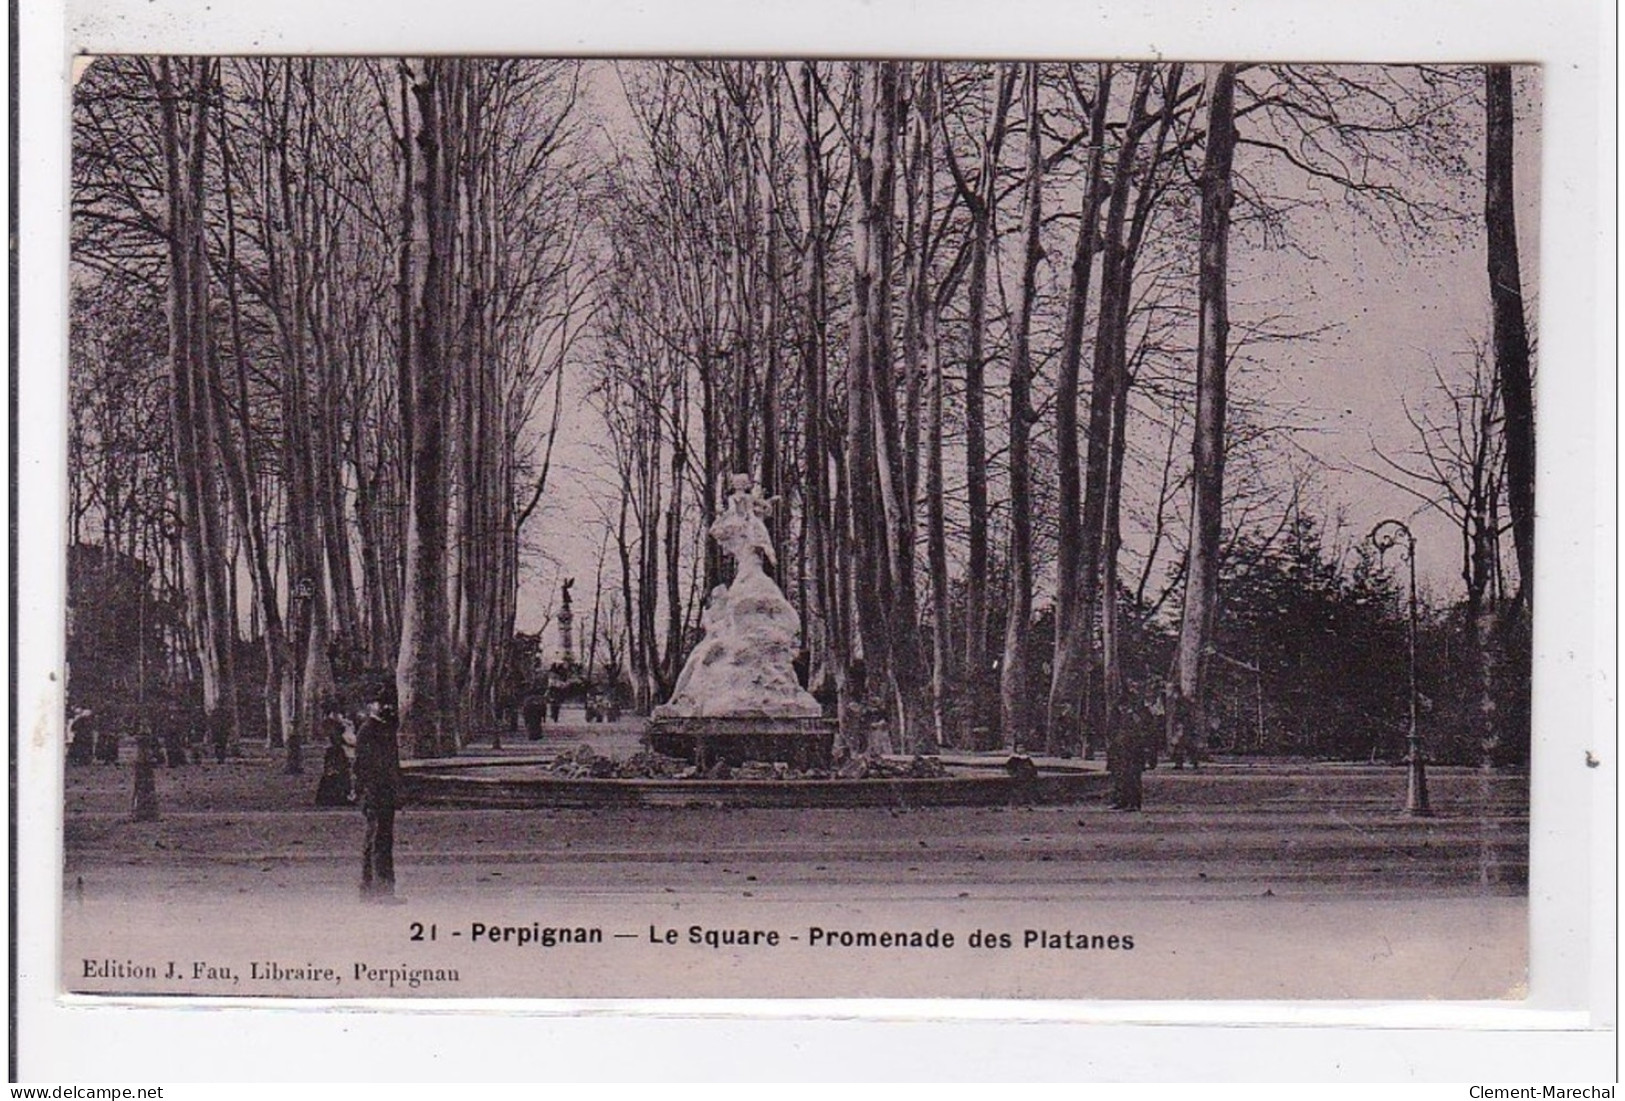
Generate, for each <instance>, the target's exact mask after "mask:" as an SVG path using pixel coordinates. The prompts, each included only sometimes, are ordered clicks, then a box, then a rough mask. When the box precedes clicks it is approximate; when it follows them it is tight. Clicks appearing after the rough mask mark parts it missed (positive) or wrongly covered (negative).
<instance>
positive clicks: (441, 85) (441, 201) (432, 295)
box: [395, 58, 460, 757]
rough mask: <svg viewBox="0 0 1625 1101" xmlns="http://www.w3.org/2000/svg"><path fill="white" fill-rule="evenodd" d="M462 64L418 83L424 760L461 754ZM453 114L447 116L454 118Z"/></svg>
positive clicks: (416, 409)
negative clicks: (453, 435)
mask: <svg viewBox="0 0 1625 1101" xmlns="http://www.w3.org/2000/svg"><path fill="white" fill-rule="evenodd" d="M459 64H460V62H458V61H456V60H452V59H445V58H427V59H425V60H424V62H423V73H422V76H421V78H420V79H419V81H418V82H417V83H416V84H415V85H414V86H413V89H412V90H413V93H414V95H415V96H416V99H417V104H418V112H419V120H420V126H419V130H418V147H419V149H420V150H421V153H422V163H423V182H422V185H421V192H420V193H421V195H422V208H423V225H424V230H425V238H424V255H423V271H422V281H421V284H420V298H419V313H418V331H417V338H416V340H415V341H414V352H415V354H414V356H413V359H412V363H411V383H412V386H411V392H412V420H411V433H410V438H411V462H410V468H409V469H410V475H409V482H410V488H409V496H408V500H409V505H408V515H407V533H406V576H407V584H406V599H405V604H404V607H403V608H402V611H401V646H400V656H399V659H398V660H397V664H396V673H395V676H396V683H397V685H398V688H399V695H400V718H401V736H402V738H403V739H406V740H407V743H408V744H409V745H410V747H411V751H412V752H413V753H414V754H415V755H417V756H420V757H426V756H437V755H440V754H443V753H451V752H454V751H455V750H456V748H457V746H456V737H455V733H454V731H452V730H451V729H449V724H448V722H447V719H448V715H447V711H448V710H449V708H448V704H449V702H450V701H449V699H448V696H447V689H448V685H447V683H446V681H447V677H446V657H447V646H448V643H449V639H448V638H447V632H446V615H447V606H446V550H447V541H446V526H447V511H446V491H445V481H444V479H445V450H444V430H445V417H446V383H447V352H448V334H447V333H446V332H445V328H444V327H445V324H446V321H447V319H448V318H449V317H450V316H451V315H452V311H451V309H450V307H451V299H452V287H451V285H450V279H451V272H452V270H453V265H454V262H455V251H454V247H453V244H454V234H455V227H456V224H457V191H456V186H455V179H454V176H453V172H454V166H455V163H456V152H457V150H456V148H455V140H454V137H453V135H454V119H455V117H456V113H457V104H456V86H457V81H458V76H459V74H458V72H457V68H458V66H459ZM448 115H449V116H451V117H449V118H448V117H447V116H448Z"/></svg>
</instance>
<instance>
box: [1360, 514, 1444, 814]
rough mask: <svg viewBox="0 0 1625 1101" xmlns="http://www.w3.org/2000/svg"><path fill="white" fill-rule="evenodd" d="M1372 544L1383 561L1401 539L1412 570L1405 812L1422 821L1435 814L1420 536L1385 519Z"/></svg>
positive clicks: (1407, 633) (1407, 637) (1374, 532)
mask: <svg viewBox="0 0 1625 1101" xmlns="http://www.w3.org/2000/svg"><path fill="white" fill-rule="evenodd" d="M1367 538H1368V539H1370V540H1371V544H1372V545H1373V546H1375V547H1376V548H1377V555H1378V557H1379V558H1380V557H1381V556H1382V555H1384V554H1386V553H1387V552H1388V550H1389V549H1390V548H1391V547H1394V546H1397V545H1399V542H1400V539H1401V538H1403V539H1404V541H1405V562H1406V564H1407V565H1408V566H1409V567H1410V589H1411V592H1410V618H1409V621H1408V622H1407V624H1406V630H1405V649H1406V653H1407V657H1408V660H1409V665H1410V688H1411V699H1410V731H1409V734H1408V735H1407V737H1406V748H1407V752H1406V764H1407V765H1408V766H1409V782H1408V784H1407V785H1406V792H1405V813H1406V814H1410V815H1414V816H1416V817H1418V818H1426V817H1429V816H1431V815H1432V814H1433V811H1432V809H1431V808H1430V807H1429V806H1428V776H1427V765H1426V762H1424V761H1423V759H1422V734H1421V731H1420V730H1419V729H1418V728H1417V725H1416V700H1417V696H1416V536H1414V535H1412V534H1411V529H1410V528H1408V527H1406V526H1405V524H1404V522H1403V521H1400V520H1382V521H1379V522H1378V524H1377V526H1376V527H1374V528H1372V529H1371V534H1370V535H1369V536H1367Z"/></svg>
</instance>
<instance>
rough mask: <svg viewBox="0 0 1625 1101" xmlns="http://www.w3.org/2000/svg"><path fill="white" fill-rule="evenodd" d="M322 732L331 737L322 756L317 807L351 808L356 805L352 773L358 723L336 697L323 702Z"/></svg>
mask: <svg viewBox="0 0 1625 1101" xmlns="http://www.w3.org/2000/svg"><path fill="white" fill-rule="evenodd" d="M321 730H322V733H323V734H325V735H326V736H327V738H326V740H327V753H326V755H325V756H323V757H322V778H321V780H319V781H318V782H317V784H316V805H317V806H318V807H347V806H349V805H350V804H351V803H353V802H355V776H354V774H353V773H352V772H351V770H350V758H351V757H352V756H353V755H354V753H355V739H356V735H355V724H354V723H352V722H351V721H350V720H349V718H348V717H347V716H346V715H345V714H344V709H343V708H342V707H341V706H339V701H338V699H337V698H336V697H333V696H329V697H327V698H326V699H324V700H323V701H322V725H321Z"/></svg>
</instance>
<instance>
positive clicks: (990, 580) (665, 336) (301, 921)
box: [35, 50, 1613, 1012]
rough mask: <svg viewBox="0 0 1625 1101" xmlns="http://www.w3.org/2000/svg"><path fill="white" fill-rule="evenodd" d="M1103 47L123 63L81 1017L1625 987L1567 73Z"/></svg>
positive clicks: (99, 171) (82, 367)
mask: <svg viewBox="0 0 1625 1101" xmlns="http://www.w3.org/2000/svg"><path fill="white" fill-rule="evenodd" d="M1061 53H1064V54H1075V56H1057V52H1056V51H1049V52H1047V53H1043V54H1038V53H1033V54H1030V55H1028V56H1023V57H1014V58H1012V57H1009V56H1006V55H1004V54H1003V53H1000V54H998V55H997V56H994V55H989V56H988V58H987V59H986V60H980V59H977V58H976V57H975V56H974V54H970V55H948V54H932V53H930V52H917V51H916V52H910V51H899V52H898V53H896V54H895V55H887V56H881V55H878V54H871V55H870V56H866V57H864V58H862V59H858V60H848V59H841V58H837V57H831V56H829V55H828V54H821V53H812V52H808V53H797V52H754V53H750V52H739V51H730V52H726V53H718V54H715V55H703V54H690V55H686V56H682V57H675V56H656V55H646V56H603V55H598V54H591V55H589V54H587V53H582V54H580V55H568V54H560V53H557V52H551V53H547V54H546V55H545V56H543V55H539V56H518V55H506V54H505V55H501V56H493V55H490V54H488V53H483V52H475V53H443V52H442V53H421V52H420V53H401V54H399V55H395V54H383V53H377V52H340V53H326V54H321V55H316V54H309V53H286V54H283V53H276V52H263V51H258V50H256V51H247V52H245V51H240V50H238V51H233V50H216V51H212V52H197V51H124V52H110V51H99V52H96V53H94V54H93V55H86V56H81V57H78V58H76V59H75V61H74V64H73V68H72V74H71V81H70V83H71V87H70V88H68V89H65V90H64V95H65V96H67V97H68V102H67V103H66V104H65V105H64V107H63V116H64V118H65V119H66V121H67V126H68V128H69V134H70V136H69V137H68V139H67V143H68V144H67V150H66V152H67V156H68V158H69V167H68V169H67V173H66V175H67V179H66V185H67V199H66V209H65V227H64V232H65V234H66V237H67V240H68V246H67V250H66V257H65V263H64V266H63V282H64V286H65V292H64V294H65V297H64V301H63V305H62V313H61V319H62V325H63V334H64V335H63V338H62V345H61V346H62V348H63V349H64V354H65V382H64V386H65V390H66V406H65V412H64V414H63V417H62V434H61V438H60V440H59V441H58V444H57V446H58V447H59V449H60V450H59V451H58V452H57V454H56V455H55V456H54V457H52V456H46V458H47V459H49V460H50V462H48V463H46V465H45V469H47V470H60V471H61V472H62V487H63V489H62V499H61V517H62V530H61V531H60V534H59V537H58V538H57V539H56V540H55V546H56V548H57V551H58V554H59V559H58V566H57V568H58V569H59V570H60V572H61V576H62V577H63V578H65V585H64V588H63V590H62V593H61V606H60V609H61V613H62V615H61V618H60V619H59V620H57V624H58V629H59V630H60V632H61V634H60V636H59V637H58V638H57V639H56V640H54V641H53V640H52V639H50V638H46V637H43V636H42V637H39V638H37V639H36V640H35V641H36V642H37V644H38V645H41V646H51V645H55V646H59V647H60V651H59V652H60V654H61V658H62V661H61V664H60V666H59V669H60V676H61V681H60V694H59V695H58V696H57V698H56V702H55V706H56V707H58V708H59V720H58V721H57V722H54V723H53V722H50V721H43V720H42V725H41V726H40V729H41V730H43V731H46V732H47V733H46V734H45V738H46V742H47V744H48V745H49V748H50V751H51V752H52V753H53V754H55V755H56V760H55V764H54V769H55V771H54V772H53V773H52V775H53V776H54V777H55V782H58V783H59V784H60V787H59V788H58V789H57V790H59V792H60V799H59V808H60V818H59V827H60V834H59V837H60V849H59V851H58V853H57V856H56V859H57V861H58V863H57V868H58V872H59V875H58V879H57V882H56V883H55V884H54V885H53V887H52V894H53V895H54V896H55V900H54V905H55V907H56V912H57V914H58V915H59V917H58V926H57V930H56V937H57V939H56V942H55V943H56V952H55V955H54V959H55V966H54V969H53V972H52V975H51V977H50V978H51V982H52V983H53V984H54V987H55V990H56V992H57V994H58V995H59V996H60V997H62V998H66V999H69V1000H70V1001H72V1002H74V1003H75V1004H84V1005H90V1006H94V1005H97V1004H109V1003H108V1002H107V1001H106V1000H107V999H119V1000H120V1003H119V1004H125V1000H128V999H133V1000H134V1001H135V1002H136V1004H141V1003H143V1002H145V1001H147V1000H149V999H156V1000H158V1001H161V1000H162V999H173V998H176V997H184V998H205V999H230V1000H237V999H293V1000H296V1001H297V1000H319V1001H321V1002H322V1003H324V1004H326V1003H338V1004H345V1003H361V1002H367V1003H369V1004H373V1003H376V1002H377V1001H378V1000H380V999H382V1000H386V1001H388V1000H399V1001H401V1002H403V1003H404V1002H411V1003H414V1004H415V1003H416V1002H417V1001H420V1000H424V999H430V1000H434V1001H435V1002H436V1004H444V1003H446V1002H448V1000H449V1002H450V1003H452V1004H453V1005H454V1004H455V1003H456V1002H459V1001H463V1000H469V999H480V1000H489V999H502V1000H510V999H511V1000H514V1004H515V1005H519V1004H524V1003H529V1002H535V1001H536V1000H557V999H569V1000H582V999H590V1000H598V999H614V1000H624V999H639V1000H647V999H681V1000H687V999H718V998H727V999H773V1000H782V1001H784V1002H785V1003H786V1004H792V1003H794V1002H798V1001H805V1000H808V999H964V1000H972V1001H976V1002H987V1001H997V1002H1000V1003H1015V1004H1021V1003H1024V1002H1030V1003H1033V1004H1035V1005H1036V1004H1044V1005H1049V1004H1052V1003H1068V1002H1109V1003H1125V1004H1149V1003H1167V1002H1190V1003H1197V1004H1206V1003H1225V1004H1230V1003H1249V1002H1259V1003H1262V1002H1272V1003H1275V1002H1292V1001H1315V1002H1321V1003H1326V1002H1330V1003H1338V1002H1344V1003H1356V1002H1360V1003H1369V1002H1384V1003H1402V1002H1430V1003H1475V1004H1480V1005H1482V1006H1487V1007H1489V1009H1490V1011H1492V1012H1499V1011H1500V1009H1501V1008H1504V1009H1507V1010H1513V1009H1515V1008H1517V1007H1526V1006H1528V1005H1529V1004H1530V1001H1529V1000H1530V998H1531V990H1532V983H1533V984H1534V987H1535V988H1536V989H1537V994H1536V999H1535V1000H1536V1002H1537V1003H1541V1004H1544V1005H1546V1006H1547V1007H1548V1008H1573V1007H1574V1006H1575V1005H1576V1004H1578V1003H1579V1002H1582V1001H1584V1000H1585V995H1584V994H1583V989H1584V982H1583V978H1582V979H1576V975H1577V974H1578V975H1580V976H1583V975H1584V969H1585V967H1586V964H1585V962H1584V961H1583V960H1582V961H1581V962H1580V963H1579V964H1578V966H1579V968H1580V970H1579V971H1578V972H1576V971H1575V966H1576V965H1575V964H1574V962H1573V961H1559V962H1558V964H1556V965H1555V966H1554V967H1553V968H1552V969H1551V970H1549V971H1546V972H1544V974H1545V975H1547V979H1545V980H1538V979H1536V978H1535V976H1537V975H1539V974H1542V973H1543V972H1542V971H1541V966H1542V965H1540V964H1538V962H1537V961H1539V960H1541V959H1543V958H1548V959H1549V958H1550V953H1549V952H1548V951H1547V950H1546V949H1543V948H1542V946H1541V940H1540V935H1539V934H1538V933H1535V934H1532V932H1531V930H1532V928H1534V929H1537V930H1538V929H1540V928H1543V926H1542V925H1541V924H1540V922H1539V921H1538V920H1537V921H1536V922H1535V924H1534V925H1533V926H1532V914H1531V881H1532V879H1534V880H1535V881H1536V882H1539V881H1540V877H1541V876H1542V875H1543V874H1546V873H1543V871H1542V867H1541V865H1540V862H1539V860H1538V859H1534V858H1532V855H1531V827H1532V822H1533V823H1534V824H1535V826H1536V827H1537V829H1538V827H1539V823H1540V814H1541V813H1543V811H1542V810H1541V808H1540V800H1539V799H1538V798H1536V796H1535V793H1534V790H1533V789H1532V786H1531V771H1532V765H1533V766H1534V767H1535V768H1536V769H1537V770H1538V769H1539V768H1541V767H1544V762H1545V761H1546V760H1548V758H1547V756H1546V755H1547V754H1553V755H1555V754H1557V753H1561V754H1562V755H1563V760H1564V767H1565V769H1566V770H1568V766H1569V765H1573V769H1572V770H1568V771H1576V772H1577V774H1579V773H1580V770H1584V769H1585V766H1586V765H1587V764H1590V765H1593V766H1595V765H1597V764H1599V763H1604V762H1602V761H1601V758H1602V757H1603V756H1604V753H1603V751H1604V750H1605V749H1607V750H1609V751H1611V748H1612V747H1611V745H1610V746H1607V747H1603V746H1593V747H1592V748H1591V749H1589V750H1588V751H1587V755H1586V756H1587V760H1586V761H1584V762H1582V761H1581V760H1580V757H1579V755H1580V752H1581V749H1582V748H1585V747H1583V746H1582V745H1581V742H1582V741H1583V740H1584V737H1583V736H1582V735H1581V734H1580V733H1579V732H1578V731H1574V732H1572V733H1574V735H1575V736H1574V737H1572V738H1571V737H1569V736H1568V735H1560V734H1559V733H1557V732H1555V731H1554V730H1553V729H1552V728H1551V726H1550V725H1544V726H1543V719H1542V716H1546V717H1547V718H1546V720H1545V722H1546V723H1548V724H1549V722H1550V716H1551V715H1553V714H1555V712H1552V711H1550V710H1549V709H1548V707H1549V705H1548V703H1547V699H1546V697H1545V696H1544V695H1543V693H1544V692H1546V691H1547V690H1548V685H1551V684H1553V683H1556V682H1554V681H1552V680H1551V679H1550V678H1549V677H1548V676H1547V674H1545V673H1544V672H1543V673H1540V674H1539V675H1538V676H1537V674H1536V669H1537V654H1540V653H1542V649H1541V648H1542V645H1545V646H1547V647H1550V646H1552V645H1554V644H1555V643H1554V641H1553V635H1554V632H1556V631H1561V630H1562V628H1560V627H1553V624H1554V623H1555V622H1558V621H1556V620H1554V619H1553V618H1552V613H1550V612H1547V611H1546V608H1547V603H1546V602H1547V601H1548V599H1551V600H1552V601H1553V606H1554V607H1558V608H1560V609H1562V610H1563V611H1564V612H1565V613H1566V612H1567V611H1568V610H1570V609H1571V608H1572V596H1571V595H1564V594H1563V593H1562V591H1561V587H1562V582H1558V583H1557V584H1556V586H1555V587H1556V589H1557V590H1558V595H1556V596H1554V597H1551V598H1549V597H1548V590H1547V589H1546V587H1545V584H1546V582H1545V578H1546V577H1547V576H1548V574H1547V573H1546V572H1537V568H1536V566H1537V563H1540V570H1541V571H1547V570H1549V569H1551V568H1553V567H1552V566H1551V565H1548V562H1552V563H1559V562H1561V561H1562V559H1563V556H1564V554H1565V553H1566V552H1565V550H1564V549H1563V548H1562V547H1561V546H1560V545H1559V542H1558V540H1557V539H1555V538H1551V535H1552V530H1553V529H1551V528H1549V527H1548V526H1546V525H1548V520H1547V509H1548V508H1549V507H1550V506H1549V505H1548V503H1547V502H1548V501H1550V500H1560V499H1561V494H1562V493H1563V492H1564V490H1563V489H1562V488H1561V487H1560V488H1557V489H1552V483H1553V476H1552V474H1551V471H1552V470H1553V469H1554V467H1553V464H1552V463H1551V461H1550V459H1551V456H1552V454H1553V448H1554V447H1558V446H1560V445H1561V443H1562V441H1561V440H1560V439H1554V437H1553V435H1552V434H1551V433H1552V431H1553V430H1552V429H1551V428H1550V427H1549V426H1548V398H1547V396H1546V394H1547V392H1548V390H1547V386H1548V384H1547V372H1544V371H1542V370H1541V369H1540V365H1541V361H1542V360H1543V359H1549V358H1550V352H1549V348H1550V347H1551V345H1550V343H1549V342H1548V340H1547V335H1548V327H1547V324H1546V321H1545V317H1546V310H1545V306H1546V304H1547V303H1548V302H1549V292H1546V286H1545V284H1544V283H1543V280H1542V273H1543V263H1542V260H1543V257H1544V255H1545V253H1546V249H1547V248H1548V247H1549V245H1548V244H1547V242H1546V240H1545V239H1544V238H1543V228H1542V227H1543V220H1542V211H1543V204H1549V203H1550V201H1551V197H1552V196H1551V188H1552V181H1551V179H1550V177H1549V176H1547V175H1546V173H1545V172H1544V171H1543V163H1545V162H1544V160H1543V156H1544V153H1545V151H1546V149H1547V146H1548V143H1549V142H1550V141H1551V136H1550V133H1549V127H1548V121H1547V120H1548V118H1549V111H1548V102H1549V95H1550V85H1551V82H1552V77H1551V74H1550V72H1549V70H1548V69H1547V68H1546V67H1545V66H1543V65H1541V64H1538V63H1534V62H1530V63H1510V62H1508V63H1499V62H1497V63H1486V62H1485V61H1483V60H1481V59H1472V60H1438V61H1425V62H1424V61H1408V62H1405V63H1386V62H1378V61H1328V62H1308V61H1288V60H1246V59H1245V58H1244V57H1243V55H1241V54H1237V55H1234V56H1235V57H1236V60H1228V61H1227V60H1223V59H1222V58H1221V59H1219V60H1214V59H1212V58H1207V57H1206V55H1198V54H1195V53H1192V54H1190V55H1188V56H1189V57H1190V59H1189V60H1179V59H1178V56H1183V55H1173V54H1169V55H1167V56H1158V57H1156V58H1155V59H1152V58H1151V57H1144V58H1127V59H1124V58H1117V59H1111V58H1109V57H1106V56H1105V55H1101V57H1102V59H1099V60H1097V59H1095V56H1093V55H1091V53H1090V52H1089V51H1087V50H1077V51H1061ZM1464 56H1469V55H1464ZM1543 292H1546V293H1543ZM1565 401H1569V399H1568V398H1567V397H1565V396H1563V393H1562V392H1561V391H1560V392H1559V397H1558V398H1556V399H1552V404H1554V405H1557V406H1560V407H1561V406H1562V405H1563V403H1564V402H1565ZM1570 409H1571V410H1572V402H1570ZM1564 415H1568V416H1572V413H1567V414H1564ZM1557 423H1558V424H1559V425H1562V424H1565V423H1568V422H1567V421H1564V420H1563V419H1561V416H1560V417H1559V419H1558V421H1557ZM1558 431H1562V429H1561V428H1559V429H1558ZM51 463H55V464H57V465H55V466H52V465H51ZM1588 477H1589V475H1588ZM1549 489H1550V490H1551V491H1552V492H1553V493H1554V494H1557V495H1558V496H1555V497H1552V498H1549V497H1547V493H1548V490H1549ZM1537 500H1538V501H1539V504H1537ZM1537 517H1538V518H1539V523H1537ZM1548 555H1549V556H1551V558H1550V559H1548V558H1547V556H1548ZM1537 579H1540V580H1541V587H1540V590H1539V592H1537V585H1536V582H1537ZM1541 660H1546V659H1544V658H1542V659H1541ZM1558 747H1560V748H1558ZM1607 756H1611V752H1609V753H1608V754H1607ZM1569 757H1573V758H1574V760H1572V761H1570V760H1568V758H1569ZM1606 764H1607V766H1608V768H1609V769H1612V768H1613V765H1612V762H1611V761H1608V762H1606ZM1566 774H1567V772H1565V775H1566ZM1580 778H1581V779H1583V778H1584V777H1583V774H1581V775H1580ZM1564 782H1565V783H1570V784H1573V783H1575V782H1577V781H1576V780H1575V778H1574V777H1572V776H1571V777H1569V779H1567V780H1566V781H1564ZM35 828H39V827H38V825H37V824H36V825H35ZM1545 927H1549V925H1548V926H1545ZM1543 953H1544V955H1543ZM1559 974H1561V975H1562V976H1566V977H1564V978H1562V979H1561V981H1560V982H1559V981H1558V980H1555V979H1552V978H1551V976H1553V975H1559ZM1541 981H1545V982H1547V983H1548V985H1547V986H1546V987H1545V989H1546V990H1547V991H1552V990H1555V989H1557V988H1558V987H1561V989H1562V993H1561V995H1560V996H1559V995H1553V996H1552V997H1550V998H1546V999H1545V1000H1544V1002H1542V996H1541V995H1540V994H1539V992H1538V991H1539V988H1540V984H1541ZM1554 982H1555V983H1556V986H1553V985H1550V984H1552V983H1554ZM1576 991H1580V992H1581V993H1578V994H1577V993H1576ZM695 1004H701V1003H697V1002H696V1003H695ZM1018 1012H1019V1011H1018Z"/></svg>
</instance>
